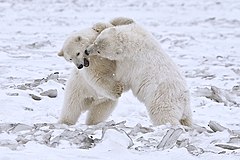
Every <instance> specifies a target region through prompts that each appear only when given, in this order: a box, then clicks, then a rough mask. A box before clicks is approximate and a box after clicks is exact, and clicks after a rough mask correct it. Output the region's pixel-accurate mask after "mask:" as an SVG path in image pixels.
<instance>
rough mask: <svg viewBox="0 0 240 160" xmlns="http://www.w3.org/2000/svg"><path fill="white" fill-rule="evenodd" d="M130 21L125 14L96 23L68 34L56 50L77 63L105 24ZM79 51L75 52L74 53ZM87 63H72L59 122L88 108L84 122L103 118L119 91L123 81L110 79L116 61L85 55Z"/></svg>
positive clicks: (73, 118)
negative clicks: (60, 48)
mask: <svg viewBox="0 0 240 160" xmlns="http://www.w3.org/2000/svg"><path fill="white" fill-rule="evenodd" d="M129 23H133V20H131V19H129V18H123V17H120V18H116V19H113V20H112V21H111V23H97V24H95V25H94V26H93V27H92V28H87V29H84V30H82V31H80V32H79V33H74V34H73V35H71V36H69V38H67V39H66V41H65V42H64V45H63V48H62V50H61V51H60V52H59V53H58V55H59V56H63V57H64V58H65V59H66V60H67V61H70V62H73V63H74V64H75V65H76V66H77V67H78V66H79V65H84V60H83V59H84V58H87V57H86V55H85V54H84V51H85V49H86V48H87V47H88V46H89V45H90V44H92V43H93V41H94V40H95V39H96V37H97V35H98V34H99V33H100V32H101V31H102V30H104V29H105V28H107V27H112V26H113V25H114V26H117V25H125V24H129ZM77 53H79V54H77ZM88 60H89V62H90V65H89V67H87V68H86V67H84V68H83V69H80V70H78V69H77V68H76V67H74V69H73V71H72V73H71V76H70V78H69V79H68V82H67V85H66V89H65V97H64V104H63V108H62V112H61V115H60V118H59V122H60V123H65V124H75V123H76V122H77V120H78V118H79V116H80V114H81V113H82V112H85V111H88V115H87V120H86V124H89V125H92V124H97V123H99V122H102V121H104V120H106V119H107V118H108V117H109V115H110V114H111V113H112V111H113V110H114V108H115V106H116V104H117V101H118V98H119V97H120V96H121V94H122V92H123V84H122V83H120V82H119V81H116V80H115V79H114V76H115V70H116V62H115V61H111V60H109V59H105V58H102V57H99V56H92V57H91V58H88Z"/></svg>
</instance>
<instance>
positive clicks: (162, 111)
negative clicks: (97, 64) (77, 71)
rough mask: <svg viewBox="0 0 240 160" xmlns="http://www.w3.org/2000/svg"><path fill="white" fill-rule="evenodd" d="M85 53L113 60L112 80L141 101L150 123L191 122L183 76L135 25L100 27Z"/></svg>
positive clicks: (142, 30)
mask: <svg viewBox="0 0 240 160" xmlns="http://www.w3.org/2000/svg"><path fill="white" fill-rule="evenodd" d="M85 54H86V55H89V56H90V57H91V56H92V55H99V56H101V57H104V58H108V59H110V60H115V61H116V65H117V66H116V71H115V72H116V74H115V75H116V77H115V78H116V80H117V81H120V82H122V83H124V84H125V85H127V87H128V88H130V89H131V90H132V92H133V94H134V95H135V96H136V97H137V98H138V99H139V100H140V101H141V102H143V103H144V104H145V106H146V108H147V111H148V113H149V116H150V118H151V120H152V122H153V124H154V125H161V124H166V123H171V124H173V125H178V124H183V125H187V126H191V125H192V116H191V109H190V104H189V91H188V89H187V86H186V82H185V79H184V78H183V77H182V76H181V74H180V72H179V71H178V68H177V66H176V65H175V64H174V63H173V61H172V60H171V59H170V57H169V56H168V55H167V54H165V53H164V52H163V51H162V49H161V48H160V46H159V44H158V42H157V40H155V38H154V37H153V36H152V35H151V34H150V33H148V32H147V31H145V30H144V29H143V28H142V27H140V26H139V25H138V24H136V23H132V24H129V25H123V26H116V27H111V28H107V29H105V30H103V31H102V32H101V33H100V34H99V35H98V37H97V39H96V40H95V41H94V43H93V44H92V45H90V46H89V47H88V48H87V50H86V51H85Z"/></svg>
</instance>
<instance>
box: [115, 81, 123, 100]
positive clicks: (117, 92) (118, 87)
mask: <svg viewBox="0 0 240 160" xmlns="http://www.w3.org/2000/svg"><path fill="white" fill-rule="evenodd" d="M114 93H115V96H116V98H119V97H121V95H122V93H123V85H122V84H121V83H119V82H118V83H117V84H116V85H115V86H114Z"/></svg>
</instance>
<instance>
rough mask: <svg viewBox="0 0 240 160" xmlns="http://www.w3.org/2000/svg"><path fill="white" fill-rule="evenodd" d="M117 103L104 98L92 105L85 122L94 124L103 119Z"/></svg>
mask: <svg viewBox="0 0 240 160" xmlns="http://www.w3.org/2000/svg"><path fill="white" fill-rule="evenodd" d="M116 105H117V101H113V100H111V99H106V98H104V101H102V100H101V101H100V103H98V104H95V105H94V106H92V107H91V108H90V109H89V111H88V115H87V119H86V124H87V125H95V124H98V123H100V122H103V121H105V120H106V119H107V118H108V117H109V116H110V115H111V113H112V112H113V110H114V109H115V107H116Z"/></svg>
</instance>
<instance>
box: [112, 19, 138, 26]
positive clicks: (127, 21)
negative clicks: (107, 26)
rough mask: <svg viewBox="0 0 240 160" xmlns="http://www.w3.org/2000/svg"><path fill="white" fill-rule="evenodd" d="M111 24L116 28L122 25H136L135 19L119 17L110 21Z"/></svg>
mask: <svg viewBox="0 0 240 160" xmlns="http://www.w3.org/2000/svg"><path fill="white" fill-rule="evenodd" d="M110 23H111V24H112V25H114V26H121V25H129V24H132V23H135V22H134V20H133V19H131V18H126V17H117V18H114V19H112V20H111V21H110Z"/></svg>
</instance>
